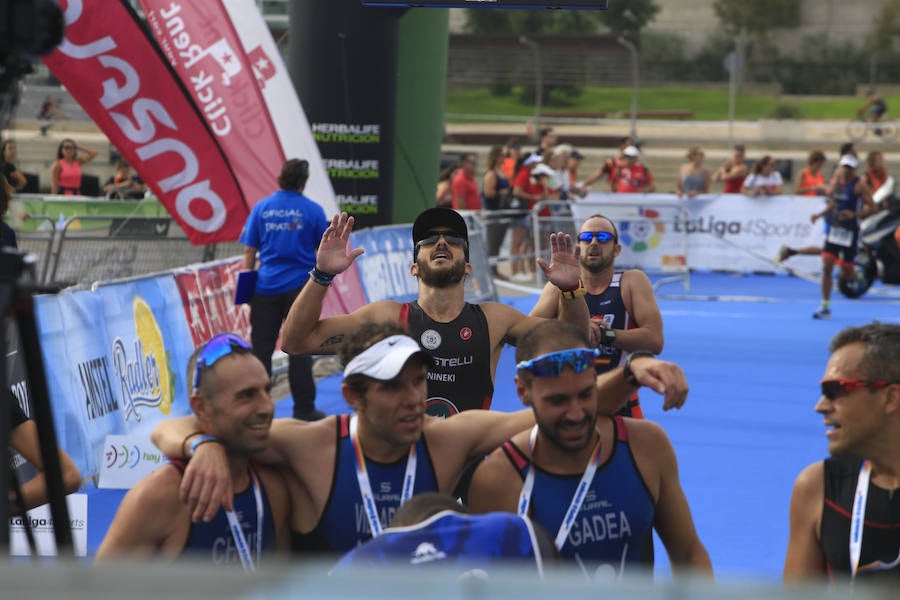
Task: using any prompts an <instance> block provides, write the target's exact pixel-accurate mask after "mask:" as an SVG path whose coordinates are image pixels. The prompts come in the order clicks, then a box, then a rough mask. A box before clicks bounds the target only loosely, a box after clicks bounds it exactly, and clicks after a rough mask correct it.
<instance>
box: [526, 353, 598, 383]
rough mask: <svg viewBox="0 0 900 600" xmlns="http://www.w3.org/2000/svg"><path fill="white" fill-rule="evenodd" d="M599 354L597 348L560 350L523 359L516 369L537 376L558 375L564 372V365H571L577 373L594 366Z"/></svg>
mask: <svg viewBox="0 0 900 600" xmlns="http://www.w3.org/2000/svg"><path fill="white" fill-rule="evenodd" d="M599 356H600V351H599V350H597V349H596V348H571V349H569V350H558V351H557V352H550V353H549V354H543V355H541V356H538V357H535V358H532V359H531V360H523V361H522V362H520V363H519V364H517V365H516V369H518V370H521V371H531V373H532V374H534V375H535V376H537V377H558V376H559V375H561V374H562V372H563V367H569V368H570V369H572V370H573V371H574V372H575V373H581V372H582V371H584V370H585V369H590V368H593V366H594V364H595V363H596V362H597V357H599Z"/></svg>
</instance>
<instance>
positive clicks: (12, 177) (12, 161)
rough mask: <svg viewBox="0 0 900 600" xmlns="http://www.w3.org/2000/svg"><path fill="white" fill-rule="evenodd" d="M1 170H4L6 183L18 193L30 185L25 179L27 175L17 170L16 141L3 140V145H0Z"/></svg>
mask: <svg viewBox="0 0 900 600" xmlns="http://www.w3.org/2000/svg"><path fill="white" fill-rule="evenodd" d="M0 165H2V166H0V170H2V173H3V176H4V177H6V181H8V182H9V184H10V185H11V186H13V188H14V189H15V190H16V191H20V190H21V189H22V188H24V187H25V185H26V184H27V183H28V180H27V179H25V175H24V174H23V173H22V171H20V170H19V169H18V168H16V141H15V140H3V143H2V144H0Z"/></svg>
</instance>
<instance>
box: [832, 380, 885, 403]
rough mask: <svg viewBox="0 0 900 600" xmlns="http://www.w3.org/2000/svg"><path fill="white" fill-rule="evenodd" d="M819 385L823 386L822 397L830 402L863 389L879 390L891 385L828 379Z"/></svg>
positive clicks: (881, 382) (878, 382) (879, 382)
mask: <svg viewBox="0 0 900 600" xmlns="http://www.w3.org/2000/svg"><path fill="white" fill-rule="evenodd" d="M819 385H821V386H822V395H823V396H825V397H826V398H828V399H829V400H834V399H835V398H840V397H841V396H843V395H844V394H849V393H850V392H852V391H853V390H855V389H858V388H861V387H864V388H869V389H870V390H877V389H880V388H883V387H887V386H889V385H891V383H890V382H889V381H860V380H859V379H826V380H824V381H822V382H821V383H820V384H819Z"/></svg>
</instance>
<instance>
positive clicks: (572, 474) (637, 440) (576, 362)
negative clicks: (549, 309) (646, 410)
mask: <svg viewBox="0 0 900 600" xmlns="http://www.w3.org/2000/svg"><path fill="white" fill-rule="evenodd" d="M589 345H590V343H589V340H588V336H587V335H585V334H584V333H583V332H582V331H579V330H578V329H577V328H573V327H572V326H571V325H569V324H568V323H563V322H560V321H545V322H543V323H542V324H540V325H538V326H537V327H535V328H534V329H532V330H531V331H529V332H528V333H527V334H525V336H524V337H523V338H522V340H520V343H519V346H518V347H517V349H516V361H517V365H516V368H517V375H516V379H515V382H516V392H517V393H518V395H519V398H520V399H521V400H522V403H523V404H525V405H526V406H530V407H531V409H532V412H533V413H534V420H535V422H536V425H535V426H534V427H533V428H532V429H531V430H530V431H523V432H521V433H519V434H517V435H515V436H514V437H513V438H512V439H511V440H509V441H508V442H506V443H504V444H503V445H502V446H501V447H500V448H498V449H497V450H495V451H494V452H492V453H491V455H490V456H488V458H487V459H486V460H485V461H484V462H482V463H481V465H479V467H478V468H477V469H476V470H475V475H474V477H473V478H472V485H471V487H470V489H469V504H470V506H471V508H472V510H473V512H478V513H485V512H491V511H497V510H502V511H507V512H513V513H518V514H520V515H523V516H529V517H531V519H532V520H534V521H535V522H537V523H540V524H541V525H542V526H543V527H544V528H545V529H546V530H547V531H549V532H550V535H551V536H555V542H556V547H557V549H558V550H559V552H560V555H561V556H562V557H563V559H567V558H568V559H572V560H574V561H577V563H578V564H579V566H580V567H581V569H582V570H583V572H584V574H585V575H586V576H587V578H588V579H592V580H593V579H602V580H607V579H612V578H618V577H621V575H622V573H623V571H632V570H637V569H641V568H647V569H651V570H652V566H653V537H652V531H653V529H656V531H657V533H658V534H659V537H660V539H661V540H662V542H663V544H665V547H666V550H667V552H668V554H669V560H670V562H671V563H672V566H673V568H674V569H675V570H676V571H678V572H681V571H693V572H697V573H708V574H711V573H712V565H711V564H710V560H709V555H708V554H707V552H706V549H705V548H704V546H703V544H702V542H701V541H700V539H699V537H698V536H697V531H696V530H695V528H694V522H693V519H692V517H691V511H690V508H689V507H688V503H687V499H686V498H685V496H684V492H683V491H682V489H681V484H680V482H679V480H678V464H677V460H676V458H675V452H674V450H673V449H672V444H671V442H670V441H669V438H668V437H667V436H666V434H665V433H664V432H663V430H662V429H661V428H660V427H659V426H658V425H656V424H655V423H651V422H649V421H645V420H635V419H629V418H625V417H620V416H616V417H607V416H602V412H601V409H600V405H599V403H598V393H597V388H596V385H595V378H596V377H597V376H596V375H595V374H594V369H593V367H594V362H595V360H596V358H597V356H598V352H597V350H596V349H594V348H588V347H586V346H589ZM632 359H634V361H635V365H639V364H640V363H642V362H646V361H649V360H653V359H651V358H647V357H637V356H635V355H632V357H629V359H628V360H627V361H626V363H625V367H624V369H625V371H624V374H625V378H626V380H627V379H629V374H630V373H631V366H632V365H631V361H632ZM651 572H652V571H651Z"/></svg>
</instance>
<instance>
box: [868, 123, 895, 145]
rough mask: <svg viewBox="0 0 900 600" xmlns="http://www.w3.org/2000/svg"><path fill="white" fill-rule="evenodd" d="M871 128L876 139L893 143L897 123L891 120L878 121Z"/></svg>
mask: <svg viewBox="0 0 900 600" xmlns="http://www.w3.org/2000/svg"><path fill="white" fill-rule="evenodd" d="M873 128H874V131H875V133H876V134H877V135H878V137H880V138H881V139H882V140H884V141H885V142H889V141H893V140H894V139H895V138H896V137H897V122H896V121H894V120H893V119H888V120H886V121H879V122H878V123H875V125H874V126H873Z"/></svg>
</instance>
